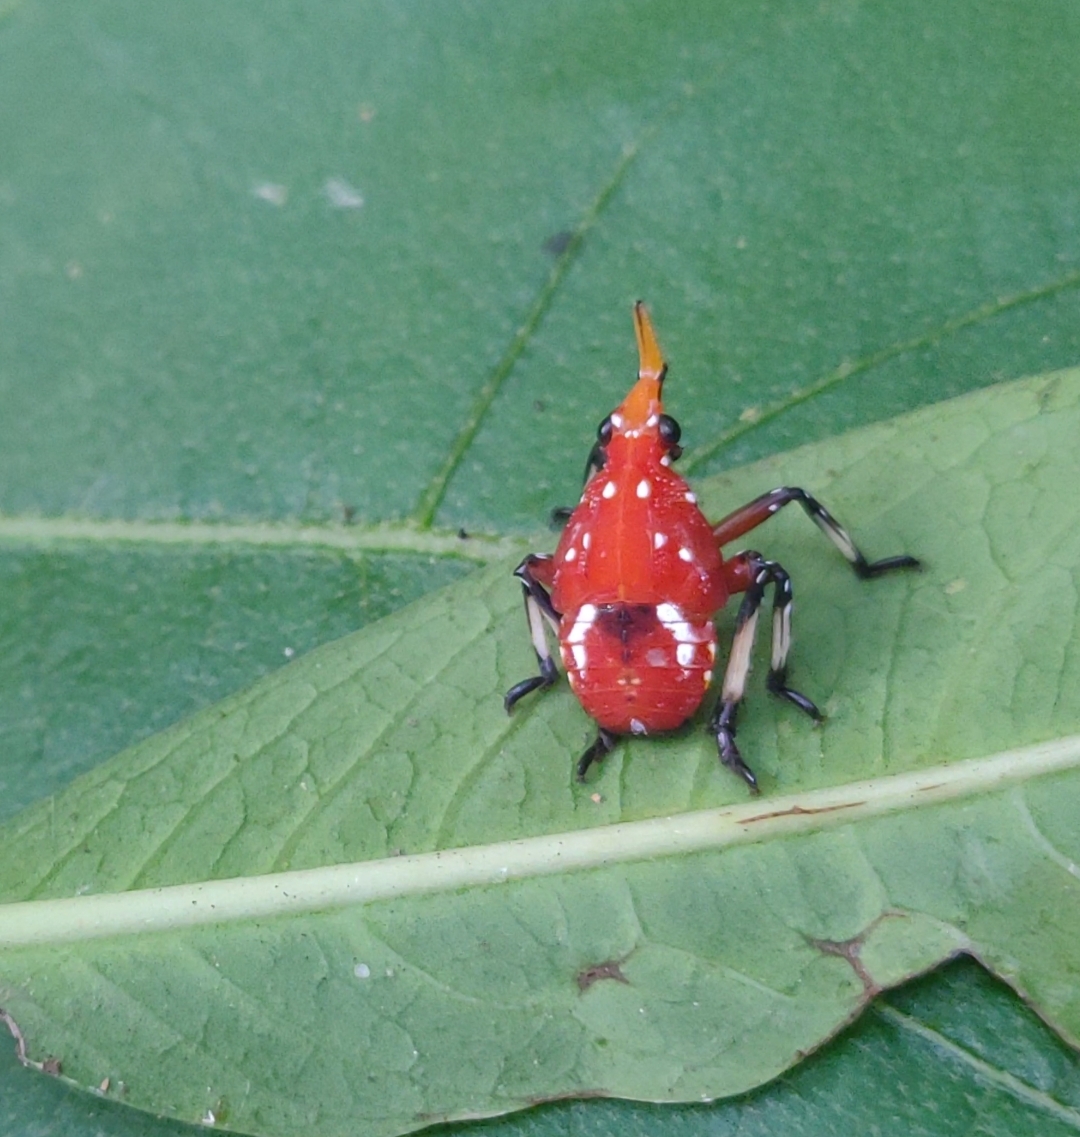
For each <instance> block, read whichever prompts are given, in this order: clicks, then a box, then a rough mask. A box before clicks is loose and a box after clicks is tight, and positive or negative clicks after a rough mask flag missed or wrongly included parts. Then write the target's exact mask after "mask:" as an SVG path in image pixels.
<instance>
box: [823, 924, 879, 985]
mask: <svg viewBox="0 0 1080 1137" xmlns="http://www.w3.org/2000/svg"><path fill="white" fill-rule="evenodd" d="M863 934H865V933H863ZM809 942H810V943H811V944H812V945H813V946H814V947H816V948H817V949H818V951H819V952H821V954H822V955H836V956H839V957H840V958H841V959H846V960H847V961H848V963H850V964H851V970H852V971H854V972H855V974H856V975H857V976H858V977H859V980H860V981H861V982H862V985H863V998H864V999H866V1000H867V1002H869V1001H870V1000H871V999H872V998H873V997H874V996H875V995H877V994H879V993H880V992H881V990H882V989H881V988H880V987H879V986H878V985H877V984H876V983H875V982H874V980H873V978H872V976H871V975H870V972H869V971H867V970H866V965H865V964H864V963H863V961H862V960H861V959H860V958H859V951H860V949H861V948H862V943H863V941H862V935H859V936H854V937H853V938H852V939H850V940H815V939H811V940H810V941H809Z"/></svg>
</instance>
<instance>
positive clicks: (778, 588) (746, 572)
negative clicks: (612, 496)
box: [709, 553, 822, 793]
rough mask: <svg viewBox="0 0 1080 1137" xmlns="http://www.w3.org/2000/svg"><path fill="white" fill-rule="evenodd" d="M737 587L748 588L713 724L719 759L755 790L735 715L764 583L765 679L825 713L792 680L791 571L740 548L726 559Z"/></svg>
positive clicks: (812, 711)
mask: <svg viewBox="0 0 1080 1137" xmlns="http://www.w3.org/2000/svg"><path fill="white" fill-rule="evenodd" d="M725 567H726V570H727V574H728V578H729V584H730V588H731V591H732V592H745V595H744V597H743V602H742V604H741V606H740V607H739V614H738V616H737V617H736V618H735V634H734V636H733V638H732V641H731V654H730V655H729V657H728V665H727V670H726V671H725V672H724V681H723V685H722V687H721V689H720V698H719V699H718V700H717V702H716V707H715V709H714V710H713V713H712V717H711V718H710V719H709V730H710V732H711V733H712V734H713V735H714V736H715V738H716V746H717V750H718V751H719V754H720V761H721V762H722V763H723V764H724V765H725V766H727V767H728V768H729V769H730V770H733V771H734V772H735V773H736V774H738V775H739V776H740V777H741V778H742V779H743V780H744V781H745V782H746V784H747V785H748V786H749V787H750V789H751V790H752V791H753V792H754V793H758V792H759V791H758V784H757V778H755V777H754V772H753V771H752V770H751V769H750V767H749V766H747V764H746V763H745V762H744V761H743V757H742V755H741V754H740V753H739V748H738V746H737V745H736V744H735V720H736V717H737V715H738V710H739V704H740V703H741V702H742V700H743V697H744V696H745V694H746V680H747V676H748V675H749V674H750V656H751V652H752V651H753V647H754V634H755V632H756V631H757V621H758V616H759V615H760V612H761V605H762V602H763V601H764V599H765V589H766V588H768V587H769V585H772V588H773V607H772V656H771V658H770V660H769V674H768V676H767V678H766V680H765V685H766V687H768V689H769V690H770V691H771V692H772V693H773V694H774V695H778V696H779V697H780V698H782V699H787V700H788V702H790V703H794V704H795V706H797V707H798V708H799V710H801V711H803V712H805V713H806V714H808V715H809V716H810V717H811V718H812V719H815V720H819V721H820V719H821V718H822V714H821V712H820V711H819V710H818V709H817V707H816V706H815V704H814V703H813V702H811V700H810V699H808V698H807V697H806V696H805V695H802V694H800V693H799V692H798V691H795V690H793V689H792V688H791V687H789V686H788V685H787V657H788V652H789V651H790V649H791V609H792V602H793V596H792V590H791V577H789V576H788V574H787V572H786V571H785V570H784V569H783V568H782V567H781V566H780V565H778V564H777V563H776V562H775V561H767V560H765V558H764V557H763V556H762V555H761V554H760V553H740V554H739V555H738V556H736V557H732V559H731V560H730V561H728V562H727V564H726V566H725Z"/></svg>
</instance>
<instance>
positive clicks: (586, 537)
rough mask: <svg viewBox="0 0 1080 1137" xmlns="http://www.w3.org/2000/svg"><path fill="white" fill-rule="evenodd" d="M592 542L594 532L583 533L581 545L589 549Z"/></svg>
mask: <svg viewBox="0 0 1080 1137" xmlns="http://www.w3.org/2000/svg"><path fill="white" fill-rule="evenodd" d="M591 544H592V534H591V533H582V534H581V547H582V548H583V549H587V548H588V547H589V546H590V545H591Z"/></svg>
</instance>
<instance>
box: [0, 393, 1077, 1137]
mask: <svg viewBox="0 0 1080 1137" xmlns="http://www.w3.org/2000/svg"><path fill="white" fill-rule="evenodd" d="M1078 432H1080V371H1073V372H1063V373H1058V374H1055V375H1051V376H1047V377H1043V378H1037V379H1033V380H1027V381H1024V382H1021V383H1016V384H1013V385H1010V386H1005V387H1001V388H996V389H991V390H988V391H986V392H984V393H979V394H976V395H970V396H966V397H965V398H962V399H959V400H956V401H954V402H951V403H946V404H941V405H939V406H935V407H932V408H928V409H926V410H924V411H920V412H916V413H915V414H913V415H910V416H908V417H906V418H901V419H898V420H893V421H891V422H888V423H884V424H880V425H877V426H873V427H869V428H865V429H863V430H861V431H858V432H855V433H853V434H849V435H846V436H844V437H842V438H839V439H834V440H831V441H830V442H829V443H827V444H817V445H812V446H809V447H806V448H804V449H802V450H800V451H795V452H793V453H790V454H787V455H784V456H782V457H780V458H775V459H768V460H766V461H764V462H762V463H760V464H758V465H756V466H751V467H747V468H744V469H741V470H738V471H734V472H731V473H729V474H727V475H724V476H722V477H720V478H717V479H714V480H712V481H711V482H709V483H707V484H706V485H705V486H704V487H703V495H702V496H703V500H704V501H705V503H706V505H711V504H713V503H714V502H715V501H717V500H725V501H732V500H741V499H744V498H748V497H749V496H751V494H752V492H753V488H754V487H758V488H760V487H761V486H762V485H769V484H772V483H774V482H777V481H779V480H780V478H781V474H783V476H784V477H786V478H789V479H790V480H793V481H795V482H797V483H799V484H804V483H805V484H809V485H814V486H816V487H820V488H821V492H822V495H823V497H824V498H825V500H826V501H828V502H829V503H830V504H831V505H832V506H833V507H834V508H835V509H836V510H837V511H838V513H839V515H840V516H841V517H847V518H858V519H859V526H858V532H859V535H860V538H861V539H862V540H863V541H864V543H865V544H866V546H867V547H869V548H870V549H872V550H875V551H877V550H881V551H882V552H888V551H891V550H894V549H898V548H911V549H916V550H917V551H918V553H919V554H920V556H923V557H925V559H926V564H927V569H926V571H925V572H924V573H922V574H919V575H912V574H908V575H906V576H896V577H892V578H886V579H882V580H880V581H876V582H873V583H872V584H866V585H860V584H858V583H857V582H855V581H854V580H853V579H852V578H851V577H850V574H849V573H848V572H847V571H846V569H845V568H844V566H843V564H842V562H841V563H839V564H838V563H837V558H836V557H835V551H832V550H830V549H829V548H828V547H826V544H825V543H824V542H822V541H821V540H820V537H819V535H818V534H816V533H815V532H814V531H813V528H812V526H809V525H807V524H806V523H805V519H802V518H798V517H792V518H787V517H785V518H784V520H785V521H788V522H792V523H796V522H799V521H802V524H801V525H799V526H797V525H795V524H787V525H784V524H781V523H780V521H779V520H777V521H776V522H773V523H772V525H773V528H774V531H773V532H771V533H768V547H769V551H770V555H776V556H777V557H779V558H780V559H781V560H783V561H785V562H787V563H789V564H796V563H797V564H799V566H800V572H799V579H800V587H801V589H802V591H803V593H804V594H806V595H809V596H812V597H813V601H814V602H813V604H812V605H811V604H806V605H805V609H806V610H805V612H803V611H800V617H801V620H800V625H799V636H800V643H799V655H798V668H799V671H798V674H800V675H805V676H806V677H807V679H810V678H812V679H813V681H814V686H815V687H821V688H822V689H823V690H826V691H827V692H828V701H827V702H826V706H827V708H828V710H829V714H830V721H829V722H828V723H827V725H826V726H825V727H824V728H823V729H820V730H818V729H814V728H812V727H810V726H809V725H808V724H806V723H805V722H800V721H797V720H796V719H795V716H794V713H793V712H791V711H790V710H788V711H786V712H785V711H783V710H781V711H778V710H777V708H776V707H775V706H771V705H768V704H766V703H765V702H764V700H756V701H755V702H754V704H752V705H751V707H748V713H747V715H746V718H745V726H744V729H743V732H742V733H741V735H740V738H741V741H742V743H743V746H744V751H745V752H746V753H747V754H749V755H753V761H754V763H755V765H756V766H757V768H758V770H759V771H760V773H761V776H762V780H763V782H764V786H765V790H766V796H765V797H764V798H762V799H759V800H753V801H750V802H742V803H741V804H738V801H739V799H741V798H742V797H743V796H744V793H743V787H742V786H741V785H740V784H739V783H738V782H737V781H736V779H734V778H733V777H731V775H730V774H728V773H726V772H725V771H723V770H722V769H721V768H720V767H719V765H718V763H717V761H716V756H715V747H714V744H713V743H712V742H711V740H710V739H709V738H708V737H707V736H706V735H705V734H704V732H703V731H701V730H700V724H699V727H698V729H694V730H686V731H683V732H680V734H679V735H677V736H675V737H671V738H668V739H655V740H654V739H650V740H638V741H633V742H627V743H623V744H621V745H620V747H619V749H618V750H617V752H616V753H615V754H614V755H613V756H612V757H610V758H609V759H608V760H607V761H606V762H605V764H604V768H603V770H602V774H601V777H600V778H599V780H598V781H597V782H596V783H595V785H590V786H581V785H578V784H576V783H575V782H574V779H573V773H572V770H573V757H574V756H575V753H576V751H577V750H578V749H579V748H580V746H581V743H582V740H583V739H584V738H586V737H587V726H588V724H587V721H586V719H585V716H584V714H583V713H582V712H581V710H580V709H579V708H577V707H576V705H575V704H574V702H573V699H572V697H571V696H570V695H569V692H568V691H567V690H566V689H565V688H560V689H557V690H555V691H553V692H551V693H549V694H548V695H547V696H546V697H544V698H542V699H536V700H535V701H534V703H533V705H532V706H530V707H529V708H528V709H527V710H523V712H522V713H518V714H516V715H515V716H514V717H513V718H507V717H506V716H505V715H504V713H503V711H502V708H501V703H500V699H499V697H498V695H499V692H500V691H501V690H503V689H505V688H506V687H507V686H509V685H510V683H511V682H512V681H513V680H514V679H516V678H519V677H520V675H521V674H522V673H523V672H525V671H527V670H528V668H529V667H530V658H529V657H530V654H531V653H530V650H529V648H528V644H527V637H526V636H525V635H524V629H523V628H522V627H521V626H520V625H521V618H520V611H519V606H520V602H519V599H518V596H517V586H516V584H515V583H514V581H513V579H512V578H511V577H510V575H509V571H508V569H509V566H508V565H496V566H493V567H492V568H489V569H485V570H483V571H481V572H478V573H476V574H474V575H472V576H470V577H468V578H466V579H465V580H463V581H460V582H459V583H457V584H455V585H452V586H450V587H449V588H447V589H444V590H443V591H441V592H439V593H436V594H434V595H431V596H429V597H426V598H424V599H423V600H420V601H418V602H417V603H415V604H413V605H411V606H410V607H408V608H406V609H403V610H402V611H400V612H398V613H396V614H394V615H392V616H390V617H388V618H386V619H384V620H382V621H379V622H378V623H376V624H373V625H371V626H370V627H368V628H366V629H364V630H363V631H361V632H358V633H356V634H354V635H352V636H348V637H346V638H345V639H342V640H339V641H337V642H335V643H332V644H328V645H326V646H325V647H322V648H318V649H316V650H314V651H312V652H310V653H309V654H308V655H307V656H305V657H304V658H303V659H301V660H299V661H297V662H296V663H294V664H292V665H291V666H289V667H287V668H284V669H282V670H281V671H279V672H277V673H275V674H273V675H271V676H268V677H267V678H265V679H263V680H261V681H260V682H259V683H257V684H256V685H255V686H254V687H252V688H250V689H249V690H248V691H246V692H243V693H241V694H238V695H235V696H232V697H231V698H229V699H227V700H225V701H224V702H223V703H220V704H218V705H216V706H214V707H211V708H209V709H207V710H205V711H203V712H201V713H200V714H198V715H195V716H194V717H192V718H190V719H188V720H186V721H185V722H183V723H181V724H178V725H177V726H175V727H173V728H171V729H170V730H168V731H165V732H164V733H163V734H161V735H158V736H156V737H154V738H152V739H149V740H147V741H146V742H143V743H141V744H140V745H138V746H137V747H135V748H134V749H132V750H130V751H128V752H127V753H125V754H123V755H120V756H118V757H117V758H115V759H113V760H112V761H111V762H108V763H106V764H104V765H103V766H101V767H99V768H98V769H97V770H95V771H93V772H92V773H90V774H88V775H86V776H84V777H83V778H81V779H80V780H79V781H78V782H76V783H75V784H74V785H73V786H72V787H71V788H70V789H69V790H67V791H66V792H65V793H63V794H61V795H59V796H58V797H56V798H54V799H49V800H47V801H45V802H43V803H41V804H40V805H38V806H36V807H33V808H31V809H29V810H28V811H26V812H25V813H24V814H21V815H20V816H19V817H17V818H15V819H13V820H12V821H11V822H9V823H8V825H7V826H6V827H5V829H4V830H2V831H0V865H3V869H2V871H0V896H2V897H3V899H4V901H5V902H6V903H5V905H4V906H2V907H0V946H2V949H3V950H2V952H0V999H2V1005H3V1006H4V1007H5V1008H6V1010H7V1012H8V1014H9V1015H10V1016H11V1017H12V1019H13V1020H14V1022H16V1023H17V1024H18V1026H19V1028H20V1029H21V1032H22V1036H23V1038H24V1040H25V1045H26V1047H27V1053H28V1057H30V1058H32V1059H33V1060H34V1061H36V1062H39V1063H44V1062H46V1061H47V1060H48V1059H49V1058H56V1059H60V1060H61V1061H62V1065H63V1070H64V1072H65V1076H67V1077H70V1078H72V1079H73V1080H74V1081H76V1082H77V1083H80V1084H83V1085H86V1086H91V1087H92V1086H98V1085H101V1084H104V1083H105V1080H106V1079H107V1081H108V1084H109V1085H110V1086H111V1085H113V1084H115V1085H117V1086H120V1085H121V1084H122V1085H123V1087H124V1089H123V1093H124V1099H125V1100H126V1101H128V1102H130V1103H132V1104H137V1105H140V1106H142V1107H143V1108H146V1109H150V1110H152V1111H154V1112H157V1113H164V1114H170V1115H173V1116H177V1117H180V1118H185V1119H188V1120H195V1119H199V1118H205V1119H207V1120H210V1119H212V1118H216V1119H218V1120H220V1121H224V1122H226V1123H227V1124H228V1125H229V1126H231V1127H234V1128H238V1129H240V1130H243V1131H252V1132H258V1133H266V1134H274V1135H277V1134H282V1135H285V1134H292V1133H296V1132H300V1131H301V1130H302V1131H305V1132H313V1133H335V1132H338V1131H341V1130H343V1129H344V1128H345V1127H346V1126H348V1125H349V1124H356V1123H357V1122H360V1123H362V1124H364V1126H365V1127H366V1128H367V1130H368V1131H370V1132H385V1133H398V1132H403V1131H408V1130H409V1129H412V1128H416V1127H418V1126H422V1125H424V1124H426V1123H429V1122H430V1121H432V1120H437V1119H441V1118H454V1117H458V1118H460V1117H470V1116H480V1115H484V1114H490V1113H498V1112H503V1111H506V1110H509V1109H514V1108H518V1107H520V1106H522V1105H525V1104H528V1103H531V1102H536V1101H539V1100H543V1099H545V1098H554V1097H562V1096H566V1095H574V1094H578V1095H582V1094H583V1095H597V1094H600V1095H612V1096H625V1097H635V1098H644V1099H651V1100H658V1101H666V1100H672V1101H693V1100H698V1099H702V1098H704V1099H710V1098H715V1097H722V1096H727V1095H731V1094H735V1093H740V1092H744V1091H746V1090H748V1089H751V1088H753V1087H755V1086H757V1085H760V1084H761V1083H762V1082H764V1081H767V1080H769V1079H771V1078H774V1077H776V1076H777V1074H779V1073H780V1072H781V1071H783V1070H784V1069H786V1068H787V1067H788V1066H790V1065H792V1064H793V1063H794V1062H796V1061H797V1060H798V1058H799V1057H800V1056H801V1055H803V1054H805V1053H807V1052H808V1051H810V1050H812V1049H814V1048H816V1047H817V1046H819V1045H820V1044H821V1042H822V1041H823V1040H824V1039H825V1038H826V1037H828V1036H829V1035H830V1034H832V1033H834V1032H835V1031H836V1030H838V1029H839V1028H840V1027H841V1026H842V1025H843V1024H844V1023H846V1022H847V1021H849V1020H850V1019H851V1018H852V1016H854V1015H855V1014H857V1013H858V1011H859V1009H860V1008H861V1007H863V1006H864V1005H865V1004H866V1003H867V1002H868V1001H869V1000H870V999H872V998H873V997H874V996H875V995H876V994H877V993H878V992H879V991H880V990H881V989H883V988H885V987H889V986H892V985H895V984H897V983H899V982H901V981H902V980H903V979H905V978H907V977H909V976H911V975H913V974H917V973H919V972H922V971H924V970H926V969H927V968H929V967H932V966H933V965H934V964H936V963H938V962H940V961H942V960H944V959H947V958H949V957H950V956H952V955H954V954H956V953H958V952H969V953H972V954H975V955H977V956H978V957H979V958H980V959H981V960H983V961H984V962H985V963H986V964H987V965H988V966H990V967H991V968H993V969H994V970H996V971H997V972H998V974H1000V975H1001V976H1002V977H1003V978H1005V979H1006V980H1007V981H1008V982H1010V983H1011V984H1012V985H1013V986H1015V987H1016V988H1017V989H1019V990H1021V991H1023V992H1024V993H1025V994H1027V995H1028V997H1029V998H1031V1000H1032V1001H1033V1002H1034V1003H1035V1005H1036V1006H1037V1007H1038V1010H1039V1013H1040V1014H1041V1015H1042V1016H1043V1017H1044V1018H1045V1019H1046V1020H1047V1021H1048V1022H1051V1023H1053V1024H1054V1025H1055V1026H1056V1027H1057V1029H1058V1030H1059V1031H1061V1032H1062V1033H1063V1034H1064V1035H1066V1036H1068V1037H1071V1038H1073V1039H1075V1038H1077V1037H1080V1000H1078V998H1077V994H1076V991H1075V988H1074V987H1073V986H1072V984H1071V982H1070V980H1069V975H1070V974H1071V971H1072V970H1073V969H1075V967H1076V966H1077V965H1078V963H1080V960H1078V959H1077V954H1076V946H1075V945H1076V943H1077V942H1078V936H1077V933H1078V931H1080V929H1078V928H1077V926H1076V921H1075V920H1074V919H1073V918H1072V915H1071V913H1073V912H1076V911H1078V910H1080V909H1077V906H1076V904H1075V900H1076V889H1077V885H1076V880H1075V876H1076V873H1075V863H1076V861H1077V860H1078V859H1080V850H1078V849H1077V847H1076V839H1075V833H1074V826H1073V824H1072V819H1073V818H1074V817H1075V815H1076V809H1077V805H1078V803H1077V800H1076V798H1077V794H1078V793H1080V774H1078V772H1077V770H1078V767H1080V684H1078V683H1077V682H1075V677H1074V676H1072V675H1071V671H1070V669H1071V668H1075V666H1076V661H1077V659H1080V652H1078V648H1080V636H1078V633H1077V630H1076V622H1075V619H1074V616H1075V608H1076V601H1075V575H1076V572H1077V565H1078V564H1080V526H1078V525H1077V518H1078V510H1077V506H1076V503H1075V499H1074V496H1073V494H1072V489H1071V487H1072V486H1074V485H1076V484H1077V478H1078V475H1080V470H1078V468H1077V467H1078V464H1080V460H1078V457H1077V454H1076V448H1075V446H1073V445H1071V440H1072V439H1074V438H1075V437H1077V434H1078ZM761 536H762V538H763V539H764V538H765V537H766V533H765V532H764V531H763V533H762V534H761ZM830 553H831V554H832V555H830ZM802 685H803V686H806V684H805V683H803V684H802ZM1047 686H1049V687H1050V689H1049V690H1044V689H1045V688H1046V687H1047ZM989 689H995V690H997V691H998V692H1000V702H1001V703H1002V704H1004V705H1005V707H1006V708H1007V713H1001V714H998V713H995V710H996V706H997V703H994V704H992V705H990V706H988V705H987V702H986V699H985V696H984V695H983V693H984V692H986V691H987V690H989ZM1021 695H1022V696H1023V697H1022V698H1021V697H1020V696H1021ZM1038 695H1041V696H1042V701H1043V704H1042V705H1041V706H1038V705H1036V706H1035V707H1034V708H1033V709H1032V710H1031V712H1030V713H1024V712H1025V710H1026V709H1027V708H1029V707H1032V704H1033V702H1034V700H1035V699H1036V696H1038ZM733 801H734V802H736V804H730V803H731V802H733ZM725 803H726V804H725ZM688 811H689V812H688ZM259 874H272V875H269V876H260V875H259ZM20 902H21V903H20ZM1051 914H1052V918H1051ZM898 1014H899V1012H895V1015H898ZM895 1015H894V1018H893V1019H890V1020H888V1021H897V1020H896V1019H895Z"/></svg>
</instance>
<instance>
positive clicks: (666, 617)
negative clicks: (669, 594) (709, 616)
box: [656, 601, 712, 645]
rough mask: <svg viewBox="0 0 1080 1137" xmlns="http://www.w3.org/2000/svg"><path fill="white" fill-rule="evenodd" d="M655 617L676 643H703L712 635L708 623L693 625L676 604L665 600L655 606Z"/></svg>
mask: <svg viewBox="0 0 1080 1137" xmlns="http://www.w3.org/2000/svg"><path fill="white" fill-rule="evenodd" d="M656 618H657V619H658V620H659V621H660V623H661V624H663V625H664V627H665V628H666V629H667V630H668V631H669V632H670V633H671V635H672V638H673V639H674V640H675V642H676V643H677V644H680V645H681V644H703V643H709V642H710V641H711V640H712V636H711V635H710V634H709V629H710V626H711V625H709V624H702V625H698V626H696V627H695V626H694V625H693V624H691V623H690V621H689V620H687V618H686V617H685V616H684V615H683V613H682V609H681V608H679V606H678V605H676V604H672V603H670V602H669V601H665V602H664V603H663V604H657V606H656Z"/></svg>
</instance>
